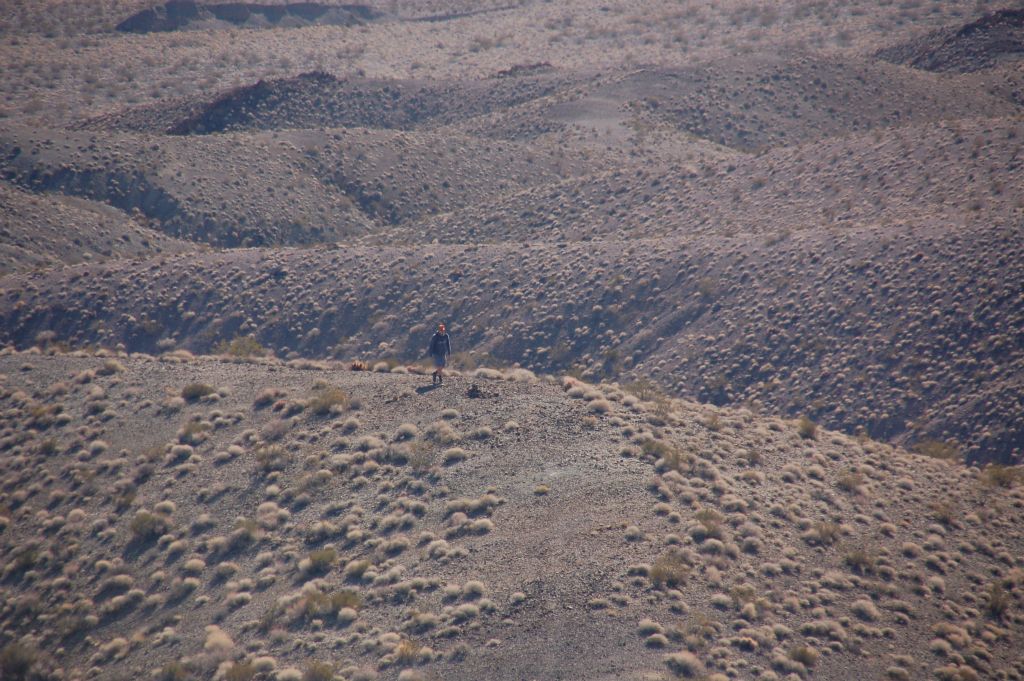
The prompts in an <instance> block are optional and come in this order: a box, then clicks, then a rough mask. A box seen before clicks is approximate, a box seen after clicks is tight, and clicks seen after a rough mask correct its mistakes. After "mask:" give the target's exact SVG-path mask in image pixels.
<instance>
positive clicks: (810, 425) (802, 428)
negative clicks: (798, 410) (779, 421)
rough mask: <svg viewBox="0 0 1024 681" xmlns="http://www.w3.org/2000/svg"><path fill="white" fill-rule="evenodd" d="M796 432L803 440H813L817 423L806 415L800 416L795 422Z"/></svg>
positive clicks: (816, 431)
mask: <svg viewBox="0 0 1024 681" xmlns="http://www.w3.org/2000/svg"><path fill="white" fill-rule="evenodd" d="M796 432H797V434H799V435H800V437H802V438H803V439H805V440H813V439H815V438H816V437H817V435H818V424H817V423H815V422H814V421H812V420H811V419H809V418H808V417H807V416H801V417H800V419H799V420H798V421H797V424H796Z"/></svg>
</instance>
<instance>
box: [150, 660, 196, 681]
mask: <svg viewBox="0 0 1024 681" xmlns="http://www.w3.org/2000/svg"><path fill="white" fill-rule="evenodd" d="M191 677H192V675H191V674H189V672H188V669H186V668H185V665H183V664H181V663H180V662H171V663H169V664H166V665H164V667H163V668H162V669H160V671H159V672H157V675H156V679H157V681H187V679H190V678H191Z"/></svg>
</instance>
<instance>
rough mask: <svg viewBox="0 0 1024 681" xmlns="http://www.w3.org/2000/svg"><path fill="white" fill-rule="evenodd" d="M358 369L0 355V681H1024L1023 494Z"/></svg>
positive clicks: (844, 453) (750, 430)
mask: <svg viewBox="0 0 1024 681" xmlns="http://www.w3.org/2000/svg"><path fill="white" fill-rule="evenodd" d="M376 369H377V370H375V371H372V372H367V371H364V372H354V371H349V370H348V368H347V367H345V366H342V365H333V364H324V365H318V364H315V363H309V362H293V363H289V364H288V365H283V364H280V363H278V362H274V361H267V360H256V361H249V362H238V361H232V362H225V361H220V360H216V359H212V358H193V357H191V356H189V355H187V354H181V353H177V354H171V355H165V356H164V357H162V358H159V359H156V358H152V357H143V356H135V357H125V356H120V357H115V356H111V355H109V354H107V355H106V356H102V355H101V356H90V355H86V354H84V353H77V354H74V355H61V354H47V355H43V354H39V353H27V354H19V353H13V354H12V353H6V354H5V356H4V357H2V358H0V403H2V406H3V410H2V414H3V416H2V418H3V424H2V428H3V430H2V440H0V446H2V447H3V449H4V452H5V455H4V457H3V458H2V461H0V469H2V477H3V486H2V488H0V517H2V519H3V520H2V524H0V527H2V531H0V557H2V562H3V564H2V565H0V570H2V581H0V613H2V616H0V621H2V622H3V624H2V626H3V630H2V634H3V637H4V640H5V641H6V642H7V643H6V644H5V646H6V647H4V649H3V650H2V652H0V665H3V666H2V669H3V673H4V675H5V676H4V678H8V677H10V678H40V679H80V678H81V679H84V678H86V677H89V678H99V679H118V678H125V677H126V676H130V677H134V678H149V677H151V676H154V677H155V678H160V679H193V678H194V679H200V678H210V677H211V676H215V675H216V676H217V677H222V678H229V679H292V678H294V679H300V678H307V679H310V678H313V679H321V678H322V679H327V678H331V677H332V676H336V677H337V676H340V677H341V678H345V679H376V678H381V679H395V678H401V679H403V680H411V679H419V678H445V679H463V678H464V679H478V678H482V677H486V678H491V679H506V678H507V679H522V678H608V679H611V678H616V679H623V678H625V679H655V678H672V677H684V678H693V677H701V678H716V679H717V678H723V679H724V678H731V677H733V676H737V675H749V676H751V677H754V678H781V677H784V676H787V675H791V674H795V675H797V676H799V677H810V678H816V679H848V678H854V677H853V676H851V673H852V671H851V670H856V675H857V677H861V676H863V675H865V674H866V675H868V676H870V677H872V678H882V677H888V678H892V679H905V678H906V679H908V678H930V677H933V676H936V675H938V676H941V677H948V678H952V677H958V678H997V677H999V678H1008V679H1017V678H1020V676H1021V674H1024V669H1022V668H1021V666H1020V664H1021V663H1020V659H1019V655H1017V651H1019V650H1020V647H1021V646H1022V645H1024V641H1022V639H1021V632H1022V631H1024V628H1022V627H1021V624H1022V623H1024V611H1022V607H1024V576H1022V575H1024V564H1022V563H1021V556H1022V555H1024V536H1022V535H1021V531H1020V528H1021V527H1022V526H1024V525H1022V523H1021V521H1022V520H1024V518H1022V517H1021V513H1022V509H1024V496H1022V494H1024V484H1022V482H1021V475H1020V472H1019V471H1018V470H1015V469H1007V468H1000V467H990V468H987V469H985V470H984V471H979V470H977V469H968V468H964V467H962V466H959V465H955V464H950V463H948V462H944V461H938V460H935V459H929V458H924V457H920V456H915V455H912V454H908V453H906V452H904V451H902V450H898V449H893V448H891V447H889V446H887V445H882V444H879V443H876V442H872V441H870V440H866V439H861V440H856V439H852V438H849V437H846V436H843V435H840V434H837V433H831V432H827V431H823V430H821V429H816V428H814V427H813V426H812V425H811V424H809V422H802V423H798V422H791V421H784V420H780V419H774V418H759V417H755V416H754V415H752V414H751V413H750V412H749V411H746V410H739V411H736V410H720V409H717V408H714V407H709V406H700V405H697V404H694V403H691V402H682V401H676V400H668V399H666V398H664V397H661V396H659V395H657V394H656V393H653V392H651V391H650V389H649V388H648V387H645V386H642V385H638V386H633V387H630V388H629V389H628V390H624V389H623V388H622V387H619V386H617V385H597V386H592V385H587V384H583V383H579V382H577V381H575V380H573V379H567V380H565V381H557V380H555V379H547V378H545V379H537V378H536V377H534V376H533V375H532V374H530V373H529V372H526V371H522V370H519V371H512V372H509V373H508V374H502V373H500V372H495V371H493V370H479V371H478V372H476V374H475V375H474V376H469V375H463V376H452V377H450V378H449V379H448V380H447V381H446V383H445V385H444V386H443V387H441V388H439V389H432V388H431V386H430V385H429V382H428V380H427V378H426V377H425V376H422V375H417V373H416V372H415V371H414V372H412V373H410V372H409V370H408V369H407V368H406V367H404V366H398V367H397V368H395V369H392V370H391V371H388V370H387V365H383V364H382V365H381V366H380V367H376ZM609 642H612V643H613V645H609ZM26 670H30V671H26Z"/></svg>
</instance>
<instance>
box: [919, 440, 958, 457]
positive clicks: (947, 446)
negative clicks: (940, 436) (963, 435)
mask: <svg viewBox="0 0 1024 681" xmlns="http://www.w3.org/2000/svg"><path fill="white" fill-rule="evenodd" d="M914 451H915V452H917V453H918V454H921V455H922V456H927V457H930V458H932V459H940V460H942V461H956V460H959V459H960V450H959V448H958V447H957V446H956V444H955V443H954V442H952V441H950V442H943V441H942V440H921V441H920V442H918V443H917V444H915V445H914Z"/></svg>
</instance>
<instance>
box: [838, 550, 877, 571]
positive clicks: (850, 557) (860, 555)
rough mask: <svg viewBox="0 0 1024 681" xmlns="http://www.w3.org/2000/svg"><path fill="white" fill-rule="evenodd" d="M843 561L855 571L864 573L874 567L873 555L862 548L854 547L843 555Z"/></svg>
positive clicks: (872, 569)
mask: <svg viewBox="0 0 1024 681" xmlns="http://www.w3.org/2000/svg"><path fill="white" fill-rule="evenodd" d="M843 562H844V563H846V565H847V566H848V567H849V568H850V569H851V570H853V571H854V572H856V573H859V574H862V575H866V574H870V573H871V572H873V571H874V569H875V557H874V556H872V555H871V554H870V553H868V552H867V551H865V550H864V549H854V550H853V551H850V552H849V553H847V554H846V555H845V556H843Z"/></svg>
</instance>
